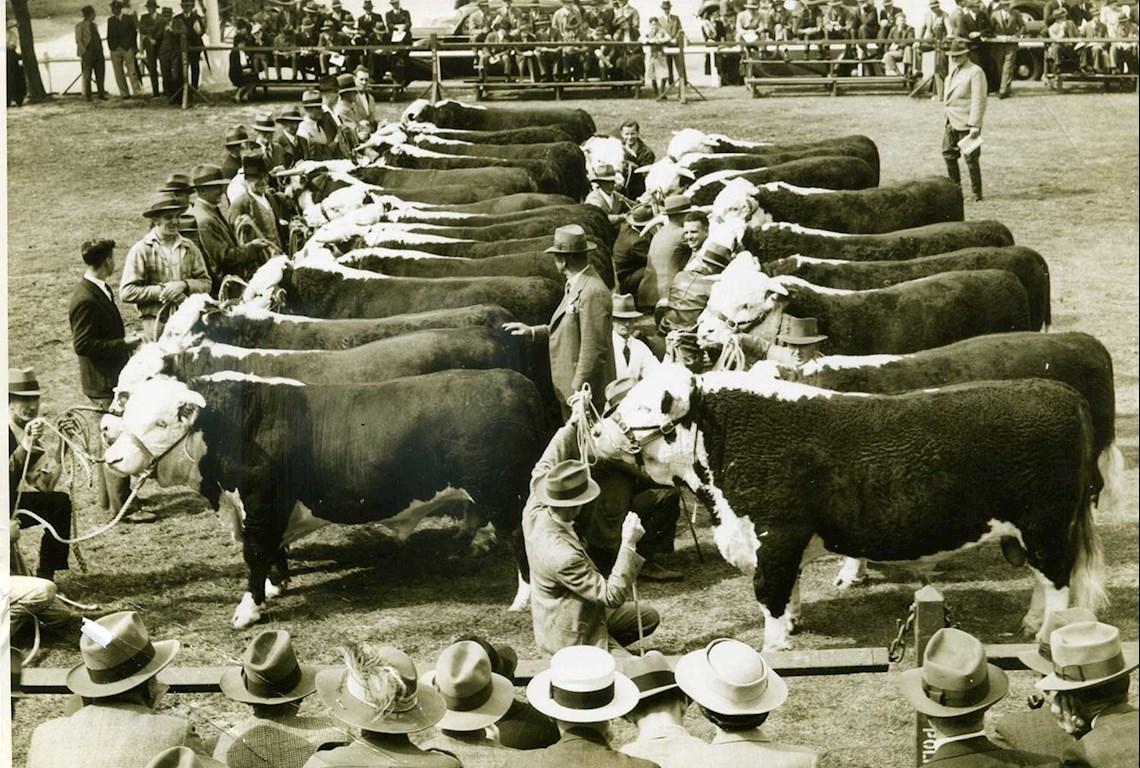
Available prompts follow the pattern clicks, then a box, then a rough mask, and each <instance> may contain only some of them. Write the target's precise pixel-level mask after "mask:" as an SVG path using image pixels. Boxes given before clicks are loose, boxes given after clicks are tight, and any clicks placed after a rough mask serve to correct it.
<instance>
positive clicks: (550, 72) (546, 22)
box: [534, 18, 562, 83]
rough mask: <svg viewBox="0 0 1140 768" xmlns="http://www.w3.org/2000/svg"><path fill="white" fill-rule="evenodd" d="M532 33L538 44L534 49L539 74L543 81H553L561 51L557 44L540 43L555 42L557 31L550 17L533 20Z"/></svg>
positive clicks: (558, 65)
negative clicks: (533, 28)
mask: <svg viewBox="0 0 1140 768" xmlns="http://www.w3.org/2000/svg"><path fill="white" fill-rule="evenodd" d="M534 35H535V39H536V40H537V41H538V42H539V45H538V46H536V47H535V49H534V50H535V54H536V57H537V63H538V72H539V75H540V76H541V78H542V81H543V82H544V83H550V82H553V81H554V79H555V78H556V77H557V76H558V71H559V67H560V61H561V56H562V52H561V49H559V48H558V47H557V46H554V45H542V43H552V42H556V41H557V40H558V33H557V32H556V31H555V30H554V26H553V25H552V24H551V23H550V19H546V18H543V19H539V20H538V21H537V22H535V30H534Z"/></svg>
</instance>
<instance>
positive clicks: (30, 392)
mask: <svg viewBox="0 0 1140 768" xmlns="http://www.w3.org/2000/svg"><path fill="white" fill-rule="evenodd" d="M42 396H43V390H39V389H25V390H23V391H20V392H13V391H12V390H11V389H9V390H8V397H42Z"/></svg>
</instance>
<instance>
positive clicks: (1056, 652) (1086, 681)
mask: <svg viewBox="0 0 1140 768" xmlns="http://www.w3.org/2000/svg"><path fill="white" fill-rule="evenodd" d="M1049 646H1050V650H1051V652H1052V655H1053V669H1052V671H1051V672H1050V674H1048V675H1046V676H1045V677H1043V678H1041V679H1040V680H1038V681H1037V687H1038V688H1040V689H1041V690H1043V691H1075V690H1077V689H1080V688H1092V687H1093V686H1096V685H1101V684H1103V683H1107V682H1109V681H1110V680H1115V679H1116V678H1118V677H1123V676H1124V675H1127V674H1129V673H1130V672H1131V671H1132V670H1134V669H1136V667H1137V666H1140V660H1138V659H1137V655H1136V653H1135V652H1134V651H1125V650H1124V647H1123V646H1122V645H1121V644H1120V630H1119V629H1117V628H1116V627H1114V626H1112V625H1111V624H1104V623H1102V622H1099V621H1082V622H1078V623H1076V624H1069V625H1067V626H1064V627H1061V628H1060V629H1057V630H1054V631H1053V633H1052V634H1051V635H1050V636H1049Z"/></svg>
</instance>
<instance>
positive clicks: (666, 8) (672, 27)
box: [659, 0, 685, 85]
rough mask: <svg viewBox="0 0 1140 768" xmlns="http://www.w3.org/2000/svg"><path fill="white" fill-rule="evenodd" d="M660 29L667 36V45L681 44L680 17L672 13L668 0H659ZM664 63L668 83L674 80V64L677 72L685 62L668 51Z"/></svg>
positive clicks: (671, 5)
mask: <svg viewBox="0 0 1140 768" xmlns="http://www.w3.org/2000/svg"><path fill="white" fill-rule="evenodd" d="M659 23H660V25H661V29H662V30H664V31H665V34H666V35H668V36H669V46H670V47H674V46H677V45H680V44H681V36H682V35H684V34H685V31H684V30H683V29H682V28H681V18H680V17H679V16H678V15H677V14H675V13H673V4H672V3H671V2H669V0H661V16H660V17H659ZM665 62H666V65H667V66H668V68H669V85H672V84H673V82H674V78H673V69H674V66H676V68H677V71H678V73H679V72H681V71H682V69H683V68H684V66H685V62H683V61H681V60H680V59H679V58H678V56H677V54H675V53H670V54H668V55H667V56H666V57H665Z"/></svg>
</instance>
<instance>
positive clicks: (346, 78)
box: [336, 74, 360, 93]
mask: <svg viewBox="0 0 1140 768" xmlns="http://www.w3.org/2000/svg"><path fill="white" fill-rule="evenodd" d="M336 89H337V92H338V93H355V92H356V91H359V90H360V89H359V88H357V87H356V79H355V78H354V77H353V76H352V75H349V74H343V75H337V77H336Z"/></svg>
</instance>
